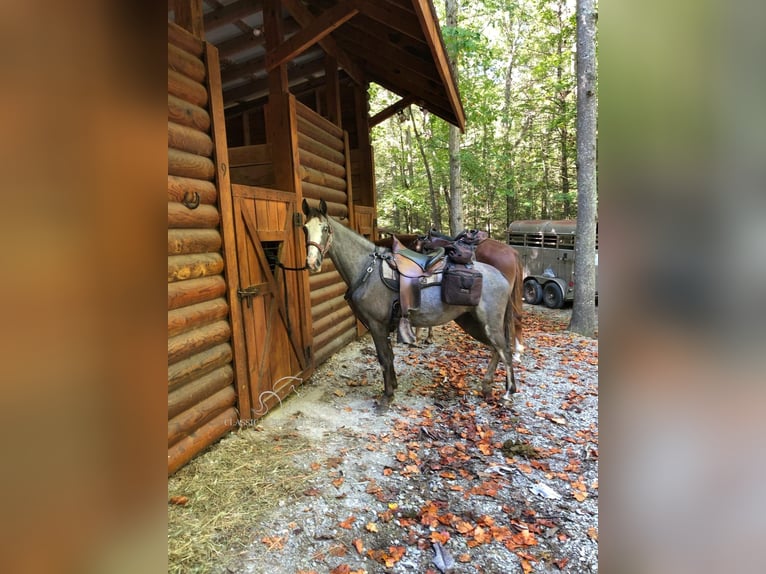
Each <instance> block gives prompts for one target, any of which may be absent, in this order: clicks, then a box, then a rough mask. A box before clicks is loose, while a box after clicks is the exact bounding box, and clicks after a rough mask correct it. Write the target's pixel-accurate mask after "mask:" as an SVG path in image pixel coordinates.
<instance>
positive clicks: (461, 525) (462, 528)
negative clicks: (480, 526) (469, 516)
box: [455, 520, 475, 534]
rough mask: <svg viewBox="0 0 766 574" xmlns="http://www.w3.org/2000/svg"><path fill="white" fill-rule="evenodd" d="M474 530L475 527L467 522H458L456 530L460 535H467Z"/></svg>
mask: <svg viewBox="0 0 766 574" xmlns="http://www.w3.org/2000/svg"><path fill="white" fill-rule="evenodd" d="M474 528H475V526H473V525H472V524H471V523H470V522H466V521H465V520H458V521H457V523H456V524H455V530H457V531H458V532H459V533H460V534H467V533H468V532H471V531H472V530H473V529H474Z"/></svg>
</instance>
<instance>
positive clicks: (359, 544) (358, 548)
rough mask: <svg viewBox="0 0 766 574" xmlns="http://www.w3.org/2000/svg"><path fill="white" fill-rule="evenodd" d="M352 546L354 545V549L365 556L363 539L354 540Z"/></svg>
mask: <svg viewBox="0 0 766 574" xmlns="http://www.w3.org/2000/svg"><path fill="white" fill-rule="evenodd" d="M352 544H353V545H354V548H356V551H357V552H358V553H359V554H364V544H362V539H361V538H354V541H353V542H352Z"/></svg>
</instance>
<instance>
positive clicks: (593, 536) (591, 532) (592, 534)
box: [588, 526, 598, 542]
mask: <svg viewBox="0 0 766 574" xmlns="http://www.w3.org/2000/svg"><path fill="white" fill-rule="evenodd" d="M588 536H590V538H591V539H592V540H595V541H596V542H598V530H596V528H595V527H594V526H591V527H590V528H588Z"/></svg>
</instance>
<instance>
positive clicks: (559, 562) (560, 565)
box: [554, 558, 569, 570]
mask: <svg viewBox="0 0 766 574" xmlns="http://www.w3.org/2000/svg"><path fill="white" fill-rule="evenodd" d="M567 562H569V558H562V559H561V560H556V561H555V562H554V564H555V565H556V568H558V569H559V570H563V569H564V567H565V566H566V565H567Z"/></svg>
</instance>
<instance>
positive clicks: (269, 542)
mask: <svg viewBox="0 0 766 574" xmlns="http://www.w3.org/2000/svg"><path fill="white" fill-rule="evenodd" d="M286 540H287V536H264V537H263V538H261V542H263V543H264V544H265V545H266V546H268V547H269V550H284V548H285V541H286Z"/></svg>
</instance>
